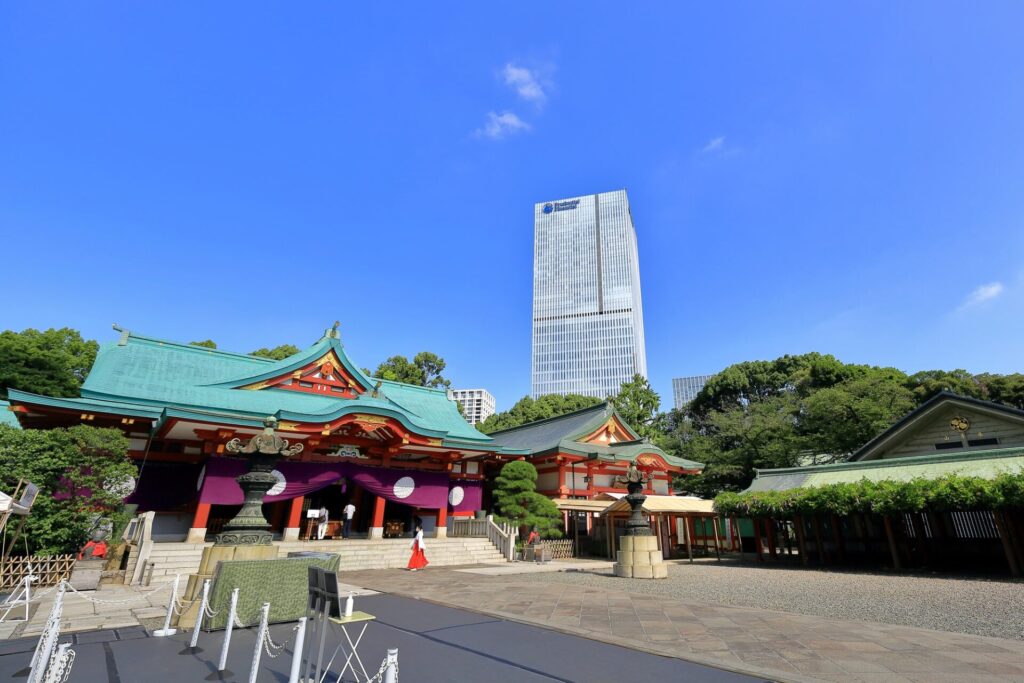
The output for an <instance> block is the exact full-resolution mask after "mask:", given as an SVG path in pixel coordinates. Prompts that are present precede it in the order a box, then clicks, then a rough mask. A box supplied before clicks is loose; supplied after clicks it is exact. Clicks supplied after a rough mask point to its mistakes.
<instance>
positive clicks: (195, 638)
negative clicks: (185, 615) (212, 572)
mask: <svg viewBox="0 0 1024 683" xmlns="http://www.w3.org/2000/svg"><path fill="white" fill-rule="evenodd" d="M209 604H210V580H209V579H206V580H205V581H203V599H202V600H200V605H199V613H198V614H197V615H196V625H195V628H193V629H192V640H190V641H189V644H188V646H189V647H190V648H193V649H195V648H196V646H197V645H198V644H199V630H200V628H201V627H202V625H203V618H204V617H205V616H206V607H207V605H209Z"/></svg>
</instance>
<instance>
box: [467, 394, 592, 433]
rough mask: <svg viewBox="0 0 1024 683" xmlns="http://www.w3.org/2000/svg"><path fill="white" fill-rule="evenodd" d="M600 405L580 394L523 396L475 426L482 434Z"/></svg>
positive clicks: (589, 397) (590, 397)
mask: <svg viewBox="0 0 1024 683" xmlns="http://www.w3.org/2000/svg"><path fill="white" fill-rule="evenodd" d="M598 403H601V399H599V398H594V397H593V396H581V395H580V394H566V395H564V396H562V395H560V394H544V395H542V396H538V397H537V398H536V399H533V398H530V397H529V396H523V397H522V398H521V399H519V400H518V401H516V404H515V405H514V406H512V407H511V408H510V409H509V410H507V411H504V412H501V413H495V414H494V415H491V416H489V417H488V418H487V419H486V420H484V421H483V422H481V423H479V424H477V429H479V430H480V431H481V432H483V433H484V434H491V433H492V432H497V431H501V430H503V429H512V428H513V427H518V426H520V425H524V424H527V423H528V422H536V421H537V420H546V419H548V418H550V417H557V416H559V415H565V414H566V413H572V412H575V411H577V410H582V409H583V408H589V407H590V406H593V405H597V404H598Z"/></svg>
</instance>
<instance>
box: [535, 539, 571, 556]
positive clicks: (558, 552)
mask: <svg viewBox="0 0 1024 683" xmlns="http://www.w3.org/2000/svg"><path fill="white" fill-rule="evenodd" d="M540 545H541V547H542V548H544V549H546V550H548V551H549V552H550V553H551V559H552V560H563V559H565V558H568V557H572V556H573V552H572V550H573V549H572V539H571V538H562V539H558V540H555V541H541V542H540Z"/></svg>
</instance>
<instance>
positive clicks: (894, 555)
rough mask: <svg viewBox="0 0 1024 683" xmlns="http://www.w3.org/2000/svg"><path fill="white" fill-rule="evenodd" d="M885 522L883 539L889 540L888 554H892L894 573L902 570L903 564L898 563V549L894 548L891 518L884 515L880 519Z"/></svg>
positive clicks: (894, 536) (894, 539) (894, 540)
mask: <svg viewBox="0 0 1024 683" xmlns="http://www.w3.org/2000/svg"><path fill="white" fill-rule="evenodd" d="M882 520H883V521H884V522H885V537H886V538H887V539H888V540H889V552H890V553H891V554H892V566H893V569H895V570H896V571H900V570H901V569H903V563H902V562H900V552H899V548H897V547H896V535H895V534H894V533H893V528H892V517H890V516H889V515H885V516H884V517H882Z"/></svg>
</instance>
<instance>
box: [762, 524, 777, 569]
mask: <svg viewBox="0 0 1024 683" xmlns="http://www.w3.org/2000/svg"><path fill="white" fill-rule="evenodd" d="M764 531H765V533H766V534H767V535H768V553H769V554H770V555H771V558H772V562H778V560H779V556H778V553H777V552H776V549H775V521H774V520H772V518H771V517H769V518H768V519H766V520H764Z"/></svg>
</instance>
